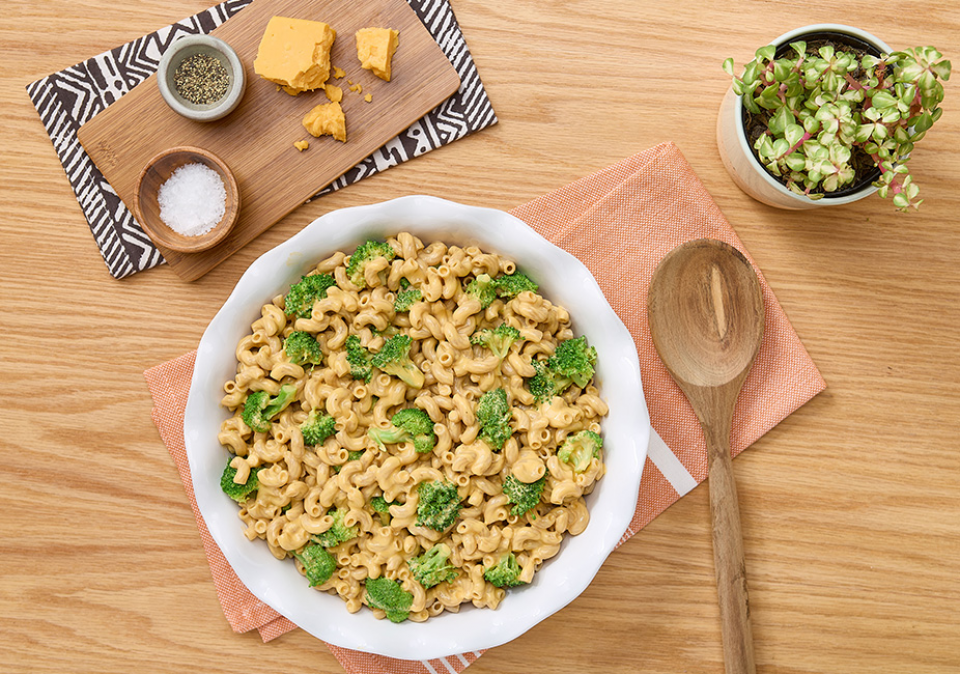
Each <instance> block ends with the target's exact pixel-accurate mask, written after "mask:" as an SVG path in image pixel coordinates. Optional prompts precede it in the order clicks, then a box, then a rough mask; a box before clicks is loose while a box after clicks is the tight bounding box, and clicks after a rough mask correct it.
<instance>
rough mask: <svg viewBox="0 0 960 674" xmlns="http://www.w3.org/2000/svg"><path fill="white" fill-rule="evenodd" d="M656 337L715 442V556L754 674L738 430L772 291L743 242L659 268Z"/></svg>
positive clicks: (740, 661)
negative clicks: (734, 446) (734, 427)
mask: <svg viewBox="0 0 960 674" xmlns="http://www.w3.org/2000/svg"><path fill="white" fill-rule="evenodd" d="M647 311H648V314H649V319H650V334H651V336H652V337H653V344H654V346H655V347H656V349H657V353H659V354H660V358H662V359H663V362H664V364H665V365H666V366H667V370H668V371H669V372H670V374H671V375H672V376H673V378H674V379H675V380H676V382H677V384H679V385H680V388H681V389H682V390H683V392H684V394H685V395H686V396H687V399H688V400H689V401H690V404H691V405H692V406H693V410H694V412H696V415H697V419H699V420H700V426H701V428H702V429H703V433H704V436H705V437H706V441H707V451H708V454H707V455H708V468H709V475H710V512H711V515H712V520H713V559H714V566H715V571H716V577H717V595H718V599H719V603H720V620H721V627H722V635H723V657H724V663H725V666H726V672H727V674H754V672H755V671H756V665H755V664H754V657H753V635H752V632H751V629H750V607H749V604H748V598H747V580H746V571H745V566H744V561H743V536H742V533H741V530H740V512H739V506H738V504H737V487H736V483H735V481H734V476H733V466H732V462H731V460H730V427H731V424H732V420H733V410H734V407H735V406H736V402H737V397H738V396H739V394H740V389H741V387H742V386H743V381H744V379H746V377H747V372H749V370H750V367H751V365H753V361H754V359H755V358H756V356H757V351H759V349H760V340H761V338H762V337H763V315H764V311H763V298H762V296H761V294H760V283H759V281H758V280H757V275H756V273H755V272H754V271H753V268H752V267H751V266H750V263H749V262H748V261H747V259H746V258H745V257H744V256H743V254H742V253H741V252H740V251H738V250H737V249H736V248H734V247H733V246H730V245H728V244H726V243H723V242H721V241H713V240H710V239H698V240H696V241H690V242H687V243H685V244H682V245H681V246H678V247H677V248H675V249H674V250H673V251H671V252H670V253H668V254H667V256H666V257H665V258H664V259H663V260H662V261H661V262H660V264H659V265H658V266H657V269H656V271H655V272H654V274H653V279H652V280H651V282H650V292H649V296H648V301H647Z"/></svg>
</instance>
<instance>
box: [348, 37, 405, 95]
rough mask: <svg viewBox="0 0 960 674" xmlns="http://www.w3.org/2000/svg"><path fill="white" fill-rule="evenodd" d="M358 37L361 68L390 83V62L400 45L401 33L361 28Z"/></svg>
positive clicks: (358, 55) (358, 54) (358, 56)
mask: <svg viewBox="0 0 960 674" xmlns="http://www.w3.org/2000/svg"><path fill="white" fill-rule="evenodd" d="M356 37H357V58H359V59H360V67H361V68H365V69H366V70H369V71H370V72H372V73H373V74H374V75H376V76H377V77H379V78H380V79H382V80H386V81H387V82H389V81H390V62H391V60H392V59H393V54H394V53H395V52H396V51H397V45H399V44H400V33H399V32H398V31H395V30H393V29H392V28H361V29H360V30H358V31H357V35H356Z"/></svg>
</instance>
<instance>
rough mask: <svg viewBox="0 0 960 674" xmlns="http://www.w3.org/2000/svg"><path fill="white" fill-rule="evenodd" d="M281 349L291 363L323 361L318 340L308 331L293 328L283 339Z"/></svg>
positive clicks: (316, 363)
mask: <svg viewBox="0 0 960 674" xmlns="http://www.w3.org/2000/svg"><path fill="white" fill-rule="evenodd" d="M283 350H284V352H285V353H286V354H287V358H289V359H290V362H291V363H296V364H297V365H307V364H310V365H319V364H320V363H321V362H322V361H323V351H321V350H320V342H318V341H317V338H316V337H314V336H313V335H311V334H310V333H309V332H305V331H303V330H294V331H293V332H291V333H290V334H289V335H287V338H286V339H285V340H283Z"/></svg>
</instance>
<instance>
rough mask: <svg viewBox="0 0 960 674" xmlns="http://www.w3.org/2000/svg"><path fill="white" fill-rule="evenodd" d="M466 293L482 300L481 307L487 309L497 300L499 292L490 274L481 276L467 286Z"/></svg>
mask: <svg viewBox="0 0 960 674" xmlns="http://www.w3.org/2000/svg"><path fill="white" fill-rule="evenodd" d="M466 292H467V294H468V295H473V296H474V297H476V298H477V299H478V300H480V306H481V308H483V309H486V308H487V307H489V306H490V305H491V304H493V301H494V300H495V299H497V291H496V288H495V287H494V285H493V279H492V278H490V275H489V274H480V275H479V276H478V277H476V278H475V279H473V280H472V281H470V283H468V284H467V287H466Z"/></svg>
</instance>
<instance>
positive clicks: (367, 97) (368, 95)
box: [363, 94, 373, 103]
mask: <svg viewBox="0 0 960 674" xmlns="http://www.w3.org/2000/svg"><path fill="white" fill-rule="evenodd" d="M363 100H365V101H366V102H367V103H369V102H370V101H372V100H373V94H367V95H366V96H364V97H363Z"/></svg>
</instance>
